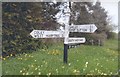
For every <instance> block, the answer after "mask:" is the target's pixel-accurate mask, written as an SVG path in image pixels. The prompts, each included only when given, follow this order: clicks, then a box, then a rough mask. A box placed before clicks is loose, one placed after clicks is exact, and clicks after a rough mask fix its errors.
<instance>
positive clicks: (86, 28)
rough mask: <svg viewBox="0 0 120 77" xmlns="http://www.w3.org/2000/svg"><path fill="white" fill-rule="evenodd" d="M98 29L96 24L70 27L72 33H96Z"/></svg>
mask: <svg viewBox="0 0 120 77" xmlns="http://www.w3.org/2000/svg"><path fill="white" fill-rule="evenodd" d="M96 29H97V27H96V26H95V25H94V24H85V25H71V26H70V27H69V31H70V32H84V33H94V32H95V30H96Z"/></svg>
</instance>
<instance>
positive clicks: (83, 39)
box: [68, 37, 86, 44]
mask: <svg viewBox="0 0 120 77" xmlns="http://www.w3.org/2000/svg"><path fill="white" fill-rule="evenodd" d="M85 41H86V39H85V38H84V37H83V38H69V39H68V44H73V43H85Z"/></svg>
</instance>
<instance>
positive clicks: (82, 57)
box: [2, 40, 118, 75]
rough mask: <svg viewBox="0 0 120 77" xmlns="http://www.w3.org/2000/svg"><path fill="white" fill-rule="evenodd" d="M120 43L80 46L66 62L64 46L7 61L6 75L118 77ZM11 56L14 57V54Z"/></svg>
mask: <svg viewBox="0 0 120 77" xmlns="http://www.w3.org/2000/svg"><path fill="white" fill-rule="evenodd" d="M117 49H118V41H117V40H108V41H107V42H106V43H105V45H104V46H103V47H102V46H89V45H80V46H79V47H77V48H71V49H69V51H68V64H64V63H63V45H62V44H56V45H55V46H52V47H51V48H49V49H42V50H38V51H37V52H33V53H29V54H23V55H20V56H17V57H15V58H13V57H10V58H4V60H3V63H2V64H3V65H2V67H3V71H2V74H3V75H88V74H89V75H116V74H118V72H117V70H118V50H117ZM11 56H12V55H11Z"/></svg>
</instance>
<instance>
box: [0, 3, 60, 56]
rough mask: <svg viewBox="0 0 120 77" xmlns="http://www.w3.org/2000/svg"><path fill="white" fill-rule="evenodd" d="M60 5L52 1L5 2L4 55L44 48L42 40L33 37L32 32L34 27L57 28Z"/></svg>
mask: <svg viewBox="0 0 120 77" xmlns="http://www.w3.org/2000/svg"><path fill="white" fill-rule="evenodd" d="M59 5H60V3H57V4H54V3H52V2H51V3H48V2H39V3H31V2H3V3H2V18H3V20H2V22H3V23H2V29H3V31H2V39H3V40H2V43H3V47H2V51H3V55H4V56H7V55H9V54H16V53H23V52H25V51H28V50H36V49H37V48H38V47H41V48H42V47H43V44H42V42H41V40H40V39H34V38H32V37H31V36H30V32H31V31H32V30H34V29H47V30H48V29H49V30H51V29H56V28H57V24H58V23H57V22H56V19H55V15H56V13H57V12H58V11H59V9H58V6H59Z"/></svg>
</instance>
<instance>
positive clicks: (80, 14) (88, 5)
mask: <svg viewBox="0 0 120 77" xmlns="http://www.w3.org/2000/svg"><path fill="white" fill-rule="evenodd" d="M71 10H72V18H71V23H73V24H76V25H81V24H95V25H96V26H97V28H98V29H97V30H96V31H95V33H94V34H84V33H83V34H81V33H70V35H74V36H85V37H88V38H89V39H91V40H92V39H96V40H98V39H100V41H103V40H102V39H101V38H99V35H100V34H104V36H102V37H103V38H105V39H107V38H106V36H107V33H108V32H110V31H111V26H110V25H109V24H110V22H109V20H108V15H107V12H106V11H105V9H104V8H103V7H102V6H101V3H100V2H99V1H98V2H96V4H95V5H93V3H92V2H74V3H73V4H72V8H71ZM89 36H90V37H91V38H90V37H89ZM96 40H94V41H96ZM86 42H87V43H88V44H90V43H89V40H88V41H86ZM97 43H98V42H97Z"/></svg>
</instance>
